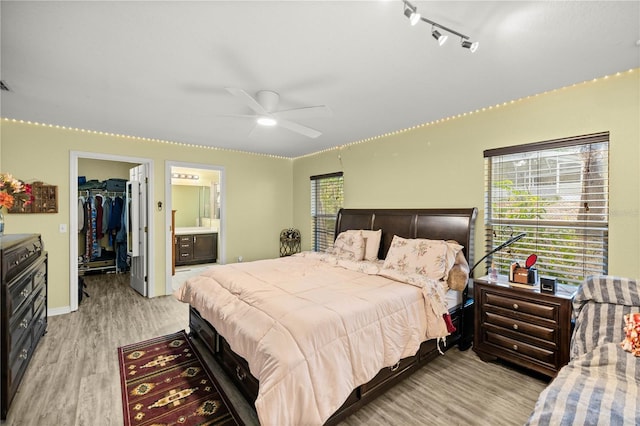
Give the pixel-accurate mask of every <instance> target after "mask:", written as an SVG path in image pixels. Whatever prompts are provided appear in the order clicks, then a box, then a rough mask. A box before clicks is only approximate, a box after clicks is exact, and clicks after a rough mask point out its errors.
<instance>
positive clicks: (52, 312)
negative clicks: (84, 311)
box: [47, 306, 71, 317]
mask: <svg viewBox="0 0 640 426" xmlns="http://www.w3.org/2000/svg"><path fill="white" fill-rule="evenodd" d="M70 313H71V306H63V307H61V308H53V309H47V316H48V317H55V316H56V315H64V314H70Z"/></svg>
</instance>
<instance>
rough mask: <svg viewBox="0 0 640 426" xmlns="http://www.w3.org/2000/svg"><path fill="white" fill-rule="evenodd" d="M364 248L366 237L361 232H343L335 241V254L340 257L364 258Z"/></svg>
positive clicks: (348, 258) (349, 258) (350, 258)
mask: <svg viewBox="0 0 640 426" xmlns="http://www.w3.org/2000/svg"><path fill="white" fill-rule="evenodd" d="M364 249H365V243H364V237H363V236H362V233H361V232H341V233H340V234H338V236H337V237H336V241H335V242H334V243H333V254H334V255H336V256H337V257H339V258H340V259H347V260H362V259H363V258H364Z"/></svg>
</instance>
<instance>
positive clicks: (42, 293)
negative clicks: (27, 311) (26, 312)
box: [33, 284, 47, 312]
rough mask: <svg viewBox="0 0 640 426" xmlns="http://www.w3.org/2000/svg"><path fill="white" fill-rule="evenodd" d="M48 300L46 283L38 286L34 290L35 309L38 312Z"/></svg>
mask: <svg viewBox="0 0 640 426" xmlns="http://www.w3.org/2000/svg"><path fill="white" fill-rule="evenodd" d="M46 300H47V294H46V289H45V287H44V285H42V284H41V285H40V286H39V287H38V288H35V289H34V290H33V311H34V312H36V311H37V310H39V309H40V308H41V307H42V306H44V304H45V302H46Z"/></svg>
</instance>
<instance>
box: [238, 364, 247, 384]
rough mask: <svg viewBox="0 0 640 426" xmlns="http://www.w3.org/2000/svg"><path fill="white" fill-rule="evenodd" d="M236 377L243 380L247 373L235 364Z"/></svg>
mask: <svg viewBox="0 0 640 426" xmlns="http://www.w3.org/2000/svg"><path fill="white" fill-rule="evenodd" d="M236 377H237V378H238V380H240V381H243V380H244V379H246V378H247V375H246V374H245V372H244V371H242V369H241V368H240V366H239V365H238V366H236Z"/></svg>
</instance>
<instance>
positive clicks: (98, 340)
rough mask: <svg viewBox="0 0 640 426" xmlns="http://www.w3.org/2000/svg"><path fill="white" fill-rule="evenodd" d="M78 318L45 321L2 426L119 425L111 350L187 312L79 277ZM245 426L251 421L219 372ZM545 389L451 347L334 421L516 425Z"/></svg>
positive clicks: (166, 300) (111, 283) (180, 324)
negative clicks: (83, 290) (82, 285)
mask: <svg viewBox="0 0 640 426" xmlns="http://www.w3.org/2000/svg"><path fill="white" fill-rule="evenodd" d="M85 278H86V282H87V285H88V289H87V291H88V292H89V295H90V297H89V298H87V299H84V300H83V302H82V304H81V305H80V309H79V310H78V311H77V312H74V313H71V314H67V315H60V316H55V317H50V318H49V325H48V332H47V334H46V335H45V336H44V337H43V338H42V340H41V342H40V344H39V346H38V348H37V350H36V352H35V353H34V355H33V359H32V361H31V364H30V365H29V368H28V370H27V372H26V374H25V377H24V379H23V382H22V384H21V386H20V388H19V391H18V393H17V395H16V397H15V399H14V401H13V404H12V406H11V409H10V410H9V415H8V417H7V420H6V422H5V424H6V425H16V426H31V425H33V426H73V425H78V426H80V425H82V426H84V425H87V426H102V425H104V426H110V425H122V424H123V421H122V403H121V397H120V378H119V375H118V358H117V348H118V347H119V346H123V345H126V344H130V343H134V342H138V341H142V340H146V339H150V338H152V337H156V336H160V335H163V334H169V333H173V332H176V331H178V330H181V329H187V328H188V307H187V306H186V305H184V304H183V303H180V302H178V301H177V300H175V299H174V298H173V296H163V297H157V298H154V299H145V298H143V297H141V296H139V295H138V294H137V293H135V292H134V291H133V290H132V289H131V288H129V286H128V278H129V277H128V275H124V274H122V275H92V276H87V277H85ZM213 370H214V374H215V375H216V377H217V378H218V379H219V380H220V381H221V384H222V386H223V387H224V388H225V390H226V392H227V394H228V395H229V397H230V398H231V399H232V400H233V401H234V405H235V406H236V408H238V411H239V412H240V414H241V416H242V417H243V419H244V420H245V422H247V424H248V425H256V424H257V417H256V415H255V412H253V410H251V408H250V407H249V406H248V404H247V403H246V402H245V401H244V399H243V398H242V397H241V396H240V395H239V394H238V392H237V391H235V390H234V389H232V387H231V386H230V385H229V382H228V380H227V379H226V377H225V376H224V374H223V373H222V372H221V371H220V369H219V368H215V366H214V367H213ZM546 385H547V383H546V382H545V381H544V380H540V379H537V378H535V377H532V376H530V375H527V374H524V373H523V372H521V371H519V370H516V369H512V368H509V367H507V366H505V365H502V364H496V363H484V362H482V361H480V360H479V359H478V357H477V356H476V355H475V354H474V353H473V351H472V350H469V351H465V352H460V351H458V349H456V348H453V349H451V350H450V351H448V352H447V353H446V355H445V356H441V357H439V358H438V359H436V360H435V361H433V362H431V363H430V364H428V365H426V366H424V367H423V368H421V369H420V370H419V371H417V372H416V373H415V374H413V375H412V376H411V377H409V378H408V379H406V380H404V381H403V382H402V383H400V384H399V385H397V386H395V387H394V388H392V389H391V390H389V391H388V392H387V393H386V394H385V395H382V396H381V397H379V398H377V399H376V400H375V401H373V402H372V403H370V404H369V405H367V406H365V407H364V408H363V409H361V410H360V411H358V412H356V413H355V414H353V415H352V416H350V417H349V418H347V419H346V420H345V421H344V422H343V426H351V425H353V426H355V425H419V424H420V425H521V424H523V423H524V422H525V421H526V420H527V418H528V416H529V413H530V412H531V410H532V409H533V406H534V404H535V400H536V398H537V396H538V394H539V393H540V391H541V390H542V389H543V388H544V387H545V386H546Z"/></svg>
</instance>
